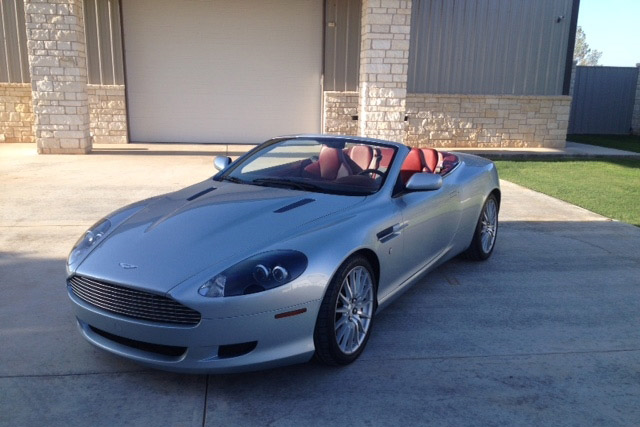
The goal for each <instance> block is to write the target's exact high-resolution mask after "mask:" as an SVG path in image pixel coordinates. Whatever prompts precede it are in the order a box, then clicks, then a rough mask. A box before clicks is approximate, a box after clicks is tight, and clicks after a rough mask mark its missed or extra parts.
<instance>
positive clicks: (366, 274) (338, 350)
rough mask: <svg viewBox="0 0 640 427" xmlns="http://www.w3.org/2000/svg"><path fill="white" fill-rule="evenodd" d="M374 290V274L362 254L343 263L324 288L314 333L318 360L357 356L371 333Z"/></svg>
mask: <svg viewBox="0 0 640 427" xmlns="http://www.w3.org/2000/svg"><path fill="white" fill-rule="evenodd" d="M375 292H376V285H375V276H374V275H373V270H372V268H371V265H370V264H369V261H367V259H366V258H365V257H362V256H355V257H352V258H350V259H348V260H347V261H346V262H345V263H344V264H342V266H341V267H340V268H339V269H338V271H337V272H336V274H335V276H334V277H333V279H332V280H331V283H330V284H329V287H328V288H327V292H326V294H325V296H324V299H323V300H322V305H321V306H320V312H319V313H318V320H317V322H316V328H315V331H314V333H313V340H314V343H315V346H316V354H315V356H316V359H317V360H318V361H320V362H321V363H324V364H327V365H346V364H349V363H351V362H353V361H354V360H356V359H357V358H358V356H360V354H361V353H362V351H363V350H364V347H365V345H366V344H367V341H368V340H369V335H370V334H371V324H372V321H373V316H374V313H375V309H376V302H375V301H376V299H375Z"/></svg>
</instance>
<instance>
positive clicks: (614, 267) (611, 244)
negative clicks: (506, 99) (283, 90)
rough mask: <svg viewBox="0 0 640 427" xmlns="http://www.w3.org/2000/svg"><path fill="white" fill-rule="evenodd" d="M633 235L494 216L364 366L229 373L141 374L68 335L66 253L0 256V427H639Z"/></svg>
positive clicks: (402, 308)
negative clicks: (488, 240) (487, 239)
mask: <svg viewBox="0 0 640 427" xmlns="http://www.w3.org/2000/svg"><path fill="white" fill-rule="evenodd" d="M638 247H640V229H638V228H635V227H632V226H628V225H626V224H621V223H617V222H607V221H592V222H502V223H501V228H500V231H499V237H498V243H497V246H496V249H495V253H494V254H493V257H492V258H491V259H489V260H488V261H486V262H483V263H474V262H469V261H464V260H461V259H457V258H456V259H454V260H452V261H449V262H448V263H446V264H444V265H442V266H440V267H439V268H437V269H436V270H435V271H433V272H432V273H430V274H429V275H427V276H426V277H425V278H423V279H422V280H420V282H419V283H418V284H416V285H415V286H414V287H413V288H411V289H410V290H409V291H407V293H405V294H404V295H403V296H401V297H400V298H399V299H398V300H397V301H395V302H394V303H393V304H392V305H391V306H389V307H388V308H387V309H385V310H384V311H383V312H381V313H379V315H378V316H377V317H376V321H375V324H374V327H373V331H372V332H373V333H372V336H371V339H370V341H369V343H368V346H367V348H366V350H365V352H364V353H363V355H362V357H361V358H360V359H359V360H358V361H356V362H355V363H354V364H352V365H349V366H346V367H338V368H331V367H324V366H320V365H317V364H315V363H308V364H303V365H297V366H290V367H285V368H279V369H271V370H266V371H261V372H252V373H243V374H229V375H209V376H202V375H201V376H196V375H177V374H170V373H164V372H159V371H150V370H147V369H146V368H143V367H141V366H139V365H136V364H134V363H131V362H129V361H126V360H124V359H121V358H117V357H115V356H111V355H109V354H106V353H104V352H102V351H100V350H98V349H95V348H94V347H93V346H91V345H90V344H88V343H87V342H85V341H84V340H83V339H82V338H81V337H80V334H79V333H78V332H77V330H76V327H75V322H74V318H73V314H72V311H71V304H70V303H69V301H68V297H67V295H66V287H65V285H64V281H65V271H64V262H65V261H64V259H63V258H61V257H55V258H42V257H36V256H32V255H25V254H20V253H10V252H3V253H0V338H1V339H0V341H1V342H2V345H1V346H0V361H1V362H2V363H0V425H36V424H37V425H43V424H52V425H59V424H64V425H88V424H91V425H110V426H111V425H114V424H129V425H149V424H152V423H154V424H159V425H203V424H204V425H212V426H213V425H221V424H223V425H240V424H241V425H243V426H245V425H268V424H274V425H300V424H303V425H328V424H353V425H380V424H384V425H400V424H434V425H443V424H464V425H469V424H474V425H475V424H481V425H495V424H542V423H545V424H549V423H559V424H566V423H570V424H594V423H598V424H626V425H634V424H638V422H639V421H640V408H639V407H638V405H637V402H638V399H640V374H639V372H640V328H638V324H640V279H639V278H640V253H639V251H638V250H637V248H638Z"/></svg>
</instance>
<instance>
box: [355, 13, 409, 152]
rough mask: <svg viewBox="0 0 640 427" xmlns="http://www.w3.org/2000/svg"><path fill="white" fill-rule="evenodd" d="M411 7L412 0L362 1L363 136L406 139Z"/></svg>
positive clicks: (360, 114)
mask: <svg viewBox="0 0 640 427" xmlns="http://www.w3.org/2000/svg"><path fill="white" fill-rule="evenodd" d="M411 5H412V2H411V0H363V1H362V19H361V25H362V28H361V39H360V91H359V93H360V98H359V123H358V126H359V131H358V132H359V134H360V135H364V136H368V137H372V138H381V139H388V140H392V141H402V140H403V139H404V137H405V124H404V116H405V107H406V95H407V70H408V67H409V65H408V64H409V38H410V33H411Z"/></svg>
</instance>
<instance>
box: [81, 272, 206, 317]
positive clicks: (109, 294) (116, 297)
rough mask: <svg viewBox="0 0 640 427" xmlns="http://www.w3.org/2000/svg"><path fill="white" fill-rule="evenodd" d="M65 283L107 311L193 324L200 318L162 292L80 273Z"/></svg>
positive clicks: (82, 297)
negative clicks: (148, 290) (151, 291)
mask: <svg viewBox="0 0 640 427" xmlns="http://www.w3.org/2000/svg"><path fill="white" fill-rule="evenodd" d="M68 283H69V286H71V289H72V291H73V293H74V294H75V295H76V296H77V297H78V298H80V299H81V300H83V301H85V302H87V303H89V304H92V305H94V306H96V307H98V308H101V309H103V310H106V311H109V312H111V313H116V314H121V315H123V316H128V317H133V318H135V319H142V320H149V321H152V322H162V323H175V324H179V325H189V326H193V325H197V324H198V322H200V313H198V312H197V311H195V310H193V309H191V308H189V307H186V306H184V305H182V304H180V303H179V302H177V301H175V300H173V299H171V298H167V297H165V296H162V295H156V294H152V293H150V292H144V291H138V290H135V289H130V288H125V287H124V286H119V285H113V284H111V283H105V282H100V281H98V280H93V279H89V278H86V277H82V276H73V277H72V278H70V279H69V282H68Z"/></svg>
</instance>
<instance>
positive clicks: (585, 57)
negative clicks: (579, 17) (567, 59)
mask: <svg viewBox="0 0 640 427" xmlns="http://www.w3.org/2000/svg"><path fill="white" fill-rule="evenodd" d="M601 56H602V52H600V51H599V50H595V49H593V50H592V49H591V48H590V47H589V43H587V35H586V34H585V33H584V31H582V27H578V30H577V31H576V47H575V49H574V51H573V60H574V61H578V65H598V61H599V60H600V57H601Z"/></svg>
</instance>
